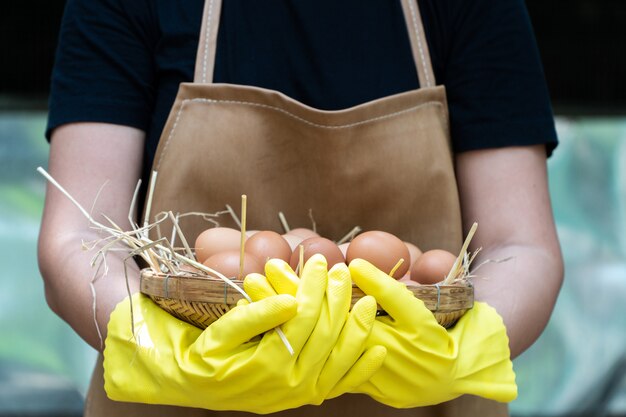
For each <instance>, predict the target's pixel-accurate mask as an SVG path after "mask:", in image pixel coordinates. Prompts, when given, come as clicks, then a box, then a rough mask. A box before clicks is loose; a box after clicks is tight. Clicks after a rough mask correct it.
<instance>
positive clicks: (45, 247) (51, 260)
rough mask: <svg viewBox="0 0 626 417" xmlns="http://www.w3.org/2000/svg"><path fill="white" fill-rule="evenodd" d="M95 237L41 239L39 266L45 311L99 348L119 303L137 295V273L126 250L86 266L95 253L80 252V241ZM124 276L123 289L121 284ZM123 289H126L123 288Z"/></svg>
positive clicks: (76, 236) (88, 235) (113, 253)
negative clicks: (127, 256) (46, 309)
mask: <svg viewBox="0 0 626 417" xmlns="http://www.w3.org/2000/svg"><path fill="white" fill-rule="evenodd" d="M102 238H103V235H98V234H96V233H86V234H83V235H81V234H78V233H72V234H70V233H68V234H65V235H61V236H55V237H54V238H53V239H52V238H48V237H47V236H42V238H41V239H40V243H39V244H40V250H39V265H40V269H41V273H42V277H43V279H44V285H45V292H46V300H47V302H48V304H49V306H50V308H51V309H52V310H53V311H54V312H55V313H56V314H57V315H58V316H59V317H61V318H62V319H63V320H65V321H66V322H67V323H68V324H69V325H70V326H71V327H72V328H73V329H74V330H75V331H76V333H77V334H78V335H79V336H81V337H82V338H83V339H84V340H85V341H86V342H87V343H88V344H89V345H91V346H92V347H93V348H95V349H97V350H100V351H101V350H102V349H103V348H104V346H103V343H104V339H105V338H106V326H107V323H108V320H109V316H110V314H111V311H113V309H114V308H115V306H116V305H117V303H118V302H120V301H121V300H122V299H124V297H126V296H127V295H128V291H129V289H130V292H131V293H134V292H137V291H138V286H139V284H138V281H139V279H138V278H139V271H138V267H137V264H136V263H135V262H134V260H133V259H128V260H127V261H126V274H125V271H124V257H125V256H126V255H125V254H126V253H128V251H125V252H119V251H110V252H109V253H108V254H107V255H106V261H105V262H106V273H105V264H101V265H100V268H98V263H99V262H100V261H98V263H96V264H95V265H94V266H91V265H90V264H91V261H92V259H93V257H94V256H95V255H96V252H97V250H98V248H95V249H93V250H83V249H82V244H83V242H93V241H96V240H98V239H102ZM126 277H128V287H127V283H126ZM127 288H128V289H127Z"/></svg>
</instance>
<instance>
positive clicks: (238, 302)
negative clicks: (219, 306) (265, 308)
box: [237, 298, 250, 307]
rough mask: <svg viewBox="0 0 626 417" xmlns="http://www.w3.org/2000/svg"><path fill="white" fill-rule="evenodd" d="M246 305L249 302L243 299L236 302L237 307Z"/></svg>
mask: <svg viewBox="0 0 626 417" xmlns="http://www.w3.org/2000/svg"><path fill="white" fill-rule="evenodd" d="M248 304H250V302H249V301H248V300H246V299H245V298H242V299H241V300H239V301H237V307H242V306H247V305H248Z"/></svg>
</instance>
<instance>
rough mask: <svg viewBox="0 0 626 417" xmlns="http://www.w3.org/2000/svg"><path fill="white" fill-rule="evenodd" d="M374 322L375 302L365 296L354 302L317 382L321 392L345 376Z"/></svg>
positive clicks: (364, 344)
mask: <svg viewBox="0 0 626 417" xmlns="http://www.w3.org/2000/svg"><path fill="white" fill-rule="evenodd" d="M375 321H376V300H375V299H374V298H373V297H370V296H365V297H363V298H361V299H360V300H359V301H357V302H356V304H355V305H354V307H353V308H352V311H351V312H350V314H349V315H348V319H347V321H346V323H345V325H344V326H343V329H342V330H341V334H340V335H339V338H338V339H337V342H336V343H335V344H334V347H333V350H332V352H331V354H330V356H329V357H328V360H327V361H326V363H325V364H324V369H323V370H322V372H321V374H320V378H319V382H318V386H319V387H320V389H321V390H322V391H324V390H328V389H331V388H332V387H334V386H335V385H336V384H337V382H338V381H339V380H340V379H342V378H343V377H344V375H346V373H347V372H348V370H350V369H351V368H352V367H353V365H354V364H355V363H356V362H357V360H359V357H361V355H362V353H363V351H364V350H365V349H366V342H367V340H368V338H369V335H370V333H371V331H372V327H373V326H374V322H375Z"/></svg>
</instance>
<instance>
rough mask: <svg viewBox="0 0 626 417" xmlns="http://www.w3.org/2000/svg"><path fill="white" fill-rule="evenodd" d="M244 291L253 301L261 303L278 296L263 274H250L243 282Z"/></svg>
mask: <svg viewBox="0 0 626 417" xmlns="http://www.w3.org/2000/svg"><path fill="white" fill-rule="evenodd" d="M243 289H244V291H245V292H246V293H247V294H248V296H250V298H251V299H252V301H259V300H262V299H264V298H268V297H271V296H274V295H276V291H274V288H272V285H271V284H270V283H269V281H268V280H267V278H265V277H264V276H263V275H261V274H257V273H252V274H248V275H247V276H246V278H245V279H244V281H243Z"/></svg>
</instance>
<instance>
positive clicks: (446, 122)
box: [155, 98, 448, 181]
mask: <svg viewBox="0 0 626 417" xmlns="http://www.w3.org/2000/svg"><path fill="white" fill-rule="evenodd" d="M188 102H195V103H227V104H240V105H246V106H254V107H261V108H266V109H270V110H274V111H278V112H280V113H284V114H286V115H287V116H289V117H292V118H294V119H296V120H298V121H301V122H302V123H305V124H308V125H310V126H314V127H319V128H323V129H344V128H349V127H354V126H359V125H362V124H366V123H369V122H374V121H378V120H384V119H389V118H392V117H394V116H398V115H401V114H404V113H409V112H411V111H415V110H418V109H420V108H422V107H426V106H441V103H440V102H437V101H428V102H426V103H422V104H420V105H417V106H414V107H409V108H408V109H404V110H401V111H397V112H394V113H388V114H384V115H382V116H378V117H374V118H371V119H365V120H361V121H360V122H356V123H350V124H347V125H336V126H331V125H321V124H318V123H313V122H311V121H309V120H306V119H303V118H302V117H300V116H296V115H295V114H293V113H290V112H288V111H286V110H283V109H281V108H280V107H275V106H268V105H267V104H260V103H253V102H249V101H236V100H212V99H205V98H194V99H186V100H183V101H182V103H181V106H180V109H179V110H178V113H177V114H176V120H175V121H174V125H173V126H172V130H171V131H170V134H169V135H168V137H167V140H166V141H165V144H164V145H163V151H162V152H161V154H160V157H159V160H158V162H157V164H156V169H155V170H156V171H157V172H158V171H159V169H160V167H161V161H163V159H164V158H165V154H166V153H167V148H168V146H169V144H170V142H171V139H172V138H173V137H174V132H176V128H177V127H178V122H179V121H180V116H181V115H182V114H183V109H184V108H185V105H186V104H187V103H188ZM443 119H444V120H443V122H444V124H445V125H446V129H448V121H447V120H446V118H443ZM157 181H158V179H157Z"/></svg>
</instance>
